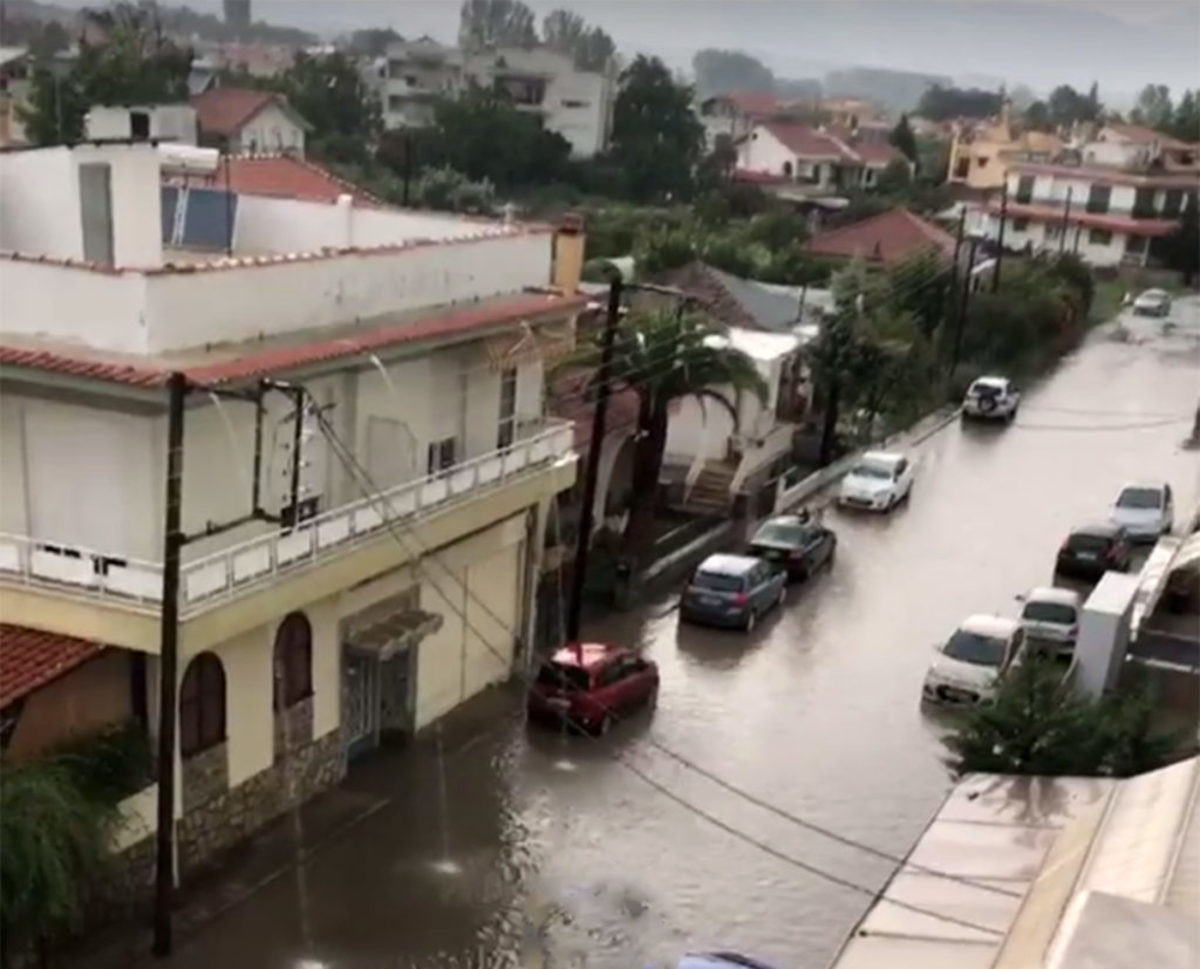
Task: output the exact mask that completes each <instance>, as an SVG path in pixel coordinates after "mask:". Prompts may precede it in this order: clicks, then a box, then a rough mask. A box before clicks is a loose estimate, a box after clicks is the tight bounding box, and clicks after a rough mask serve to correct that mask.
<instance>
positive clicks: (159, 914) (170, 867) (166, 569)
mask: <svg viewBox="0 0 1200 969" xmlns="http://www.w3.org/2000/svg"><path fill="white" fill-rule="evenodd" d="M187 392H188V383H187V377H185V376H184V375H183V374H182V373H179V372H175V373H172V374H171V375H170V377H168V378H167V481H166V514H165V517H164V520H163V568H162V606H161V613H160V634H159V635H160V640H161V642H160V654H159V668H158V829H157V831H156V832H155V851H156V855H155V867H154V954H155V955H156V956H168V955H170V954H171V907H172V903H173V901H174V896H175V720H176V709H177V701H176V677H177V674H178V667H179V555H180V551H181V549H182V548H183V532H182V529H181V521H182V512H183V404H184V398H185V397H186V396H187Z"/></svg>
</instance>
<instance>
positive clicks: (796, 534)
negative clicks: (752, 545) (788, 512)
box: [754, 522, 808, 545]
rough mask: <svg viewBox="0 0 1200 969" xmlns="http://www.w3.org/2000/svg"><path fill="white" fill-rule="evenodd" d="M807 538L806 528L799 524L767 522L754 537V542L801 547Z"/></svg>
mask: <svg viewBox="0 0 1200 969" xmlns="http://www.w3.org/2000/svg"><path fill="white" fill-rule="evenodd" d="M807 537H808V528H807V526H805V525H800V524H785V523H783V522H767V523H766V524H765V525H763V527H762V528H760V529H759V530H758V532H757V533H756V534H755V536H754V541H755V542H769V543H770V544H772V545H802V544H804V541H805V540H806V539H807Z"/></svg>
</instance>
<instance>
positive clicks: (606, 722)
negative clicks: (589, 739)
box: [596, 713, 613, 737]
mask: <svg viewBox="0 0 1200 969" xmlns="http://www.w3.org/2000/svg"><path fill="white" fill-rule="evenodd" d="M612 728H613V717H612V714H611V713H605V714H602V715H601V717H600V721H599V723H597V724H596V736H598V737H603V736H605V735H606V734H607V733H608V732H609V731H610V730H612Z"/></svg>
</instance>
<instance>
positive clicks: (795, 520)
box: [756, 514, 812, 531]
mask: <svg viewBox="0 0 1200 969" xmlns="http://www.w3.org/2000/svg"><path fill="white" fill-rule="evenodd" d="M811 521H812V516H811V515H808V514H804V515H776V516H775V517H774V518H768V519H767V520H766V521H765V522H763V523H762V524H761V525H759V526H758V528H757V529H756V531H762V530H763V529H764V528H766V527H767V526H768V525H807V524H809V523H810V522H811Z"/></svg>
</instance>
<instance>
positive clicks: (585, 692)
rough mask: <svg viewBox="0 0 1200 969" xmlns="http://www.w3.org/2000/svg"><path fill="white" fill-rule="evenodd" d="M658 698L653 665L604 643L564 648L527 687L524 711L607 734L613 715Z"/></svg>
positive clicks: (656, 668) (626, 650)
mask: <svg viewBox="0 0 1200 969" xmlns="http://www.w3.org/2000/svg"><path fill="white" fill-rule="evenodd" d="M657 697H658V666H657V665H656V664H655V663H654V661H653V660H648V659H645V658H644V657H642V656H639V655H638V654H637V653H635V652H633V651H632V650H629V649H625V648H624V647H621V646H611V645H608V644H605V643H581V644H580V645H579V646H578V647H576V646H564V647H563V648H562V649H560V650H559V651H558V652H556V653H555V654H554V656H553V657H551V659H550V660H549V661H548V662H546V663H544V664H542V667H541V669H539V670H538V674H537V677H536V678H535V680H534V682H533V683H532V684H531V685H530V688H529V696H528V698H527V709H528V710H529V715H530V717H532V718H536V719H550V720H557V721H560V722H564V723H566V724H568V725H569V726H572V727H581V728H583V729H585V730H590V731H594V732H595V733H601V734H603V733H607V732H608V730H609V728H610V727H612V725H613V723H614V722H615V721H616V719H617V718H618V717H619V716H621V715H623V714H626V713H628V712H629V711H631V710H633V709H635V708H637V707H639V706H643V705H646V704H650V705H653V703H654V702H655V700H656V699H657Z"/></svg>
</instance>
